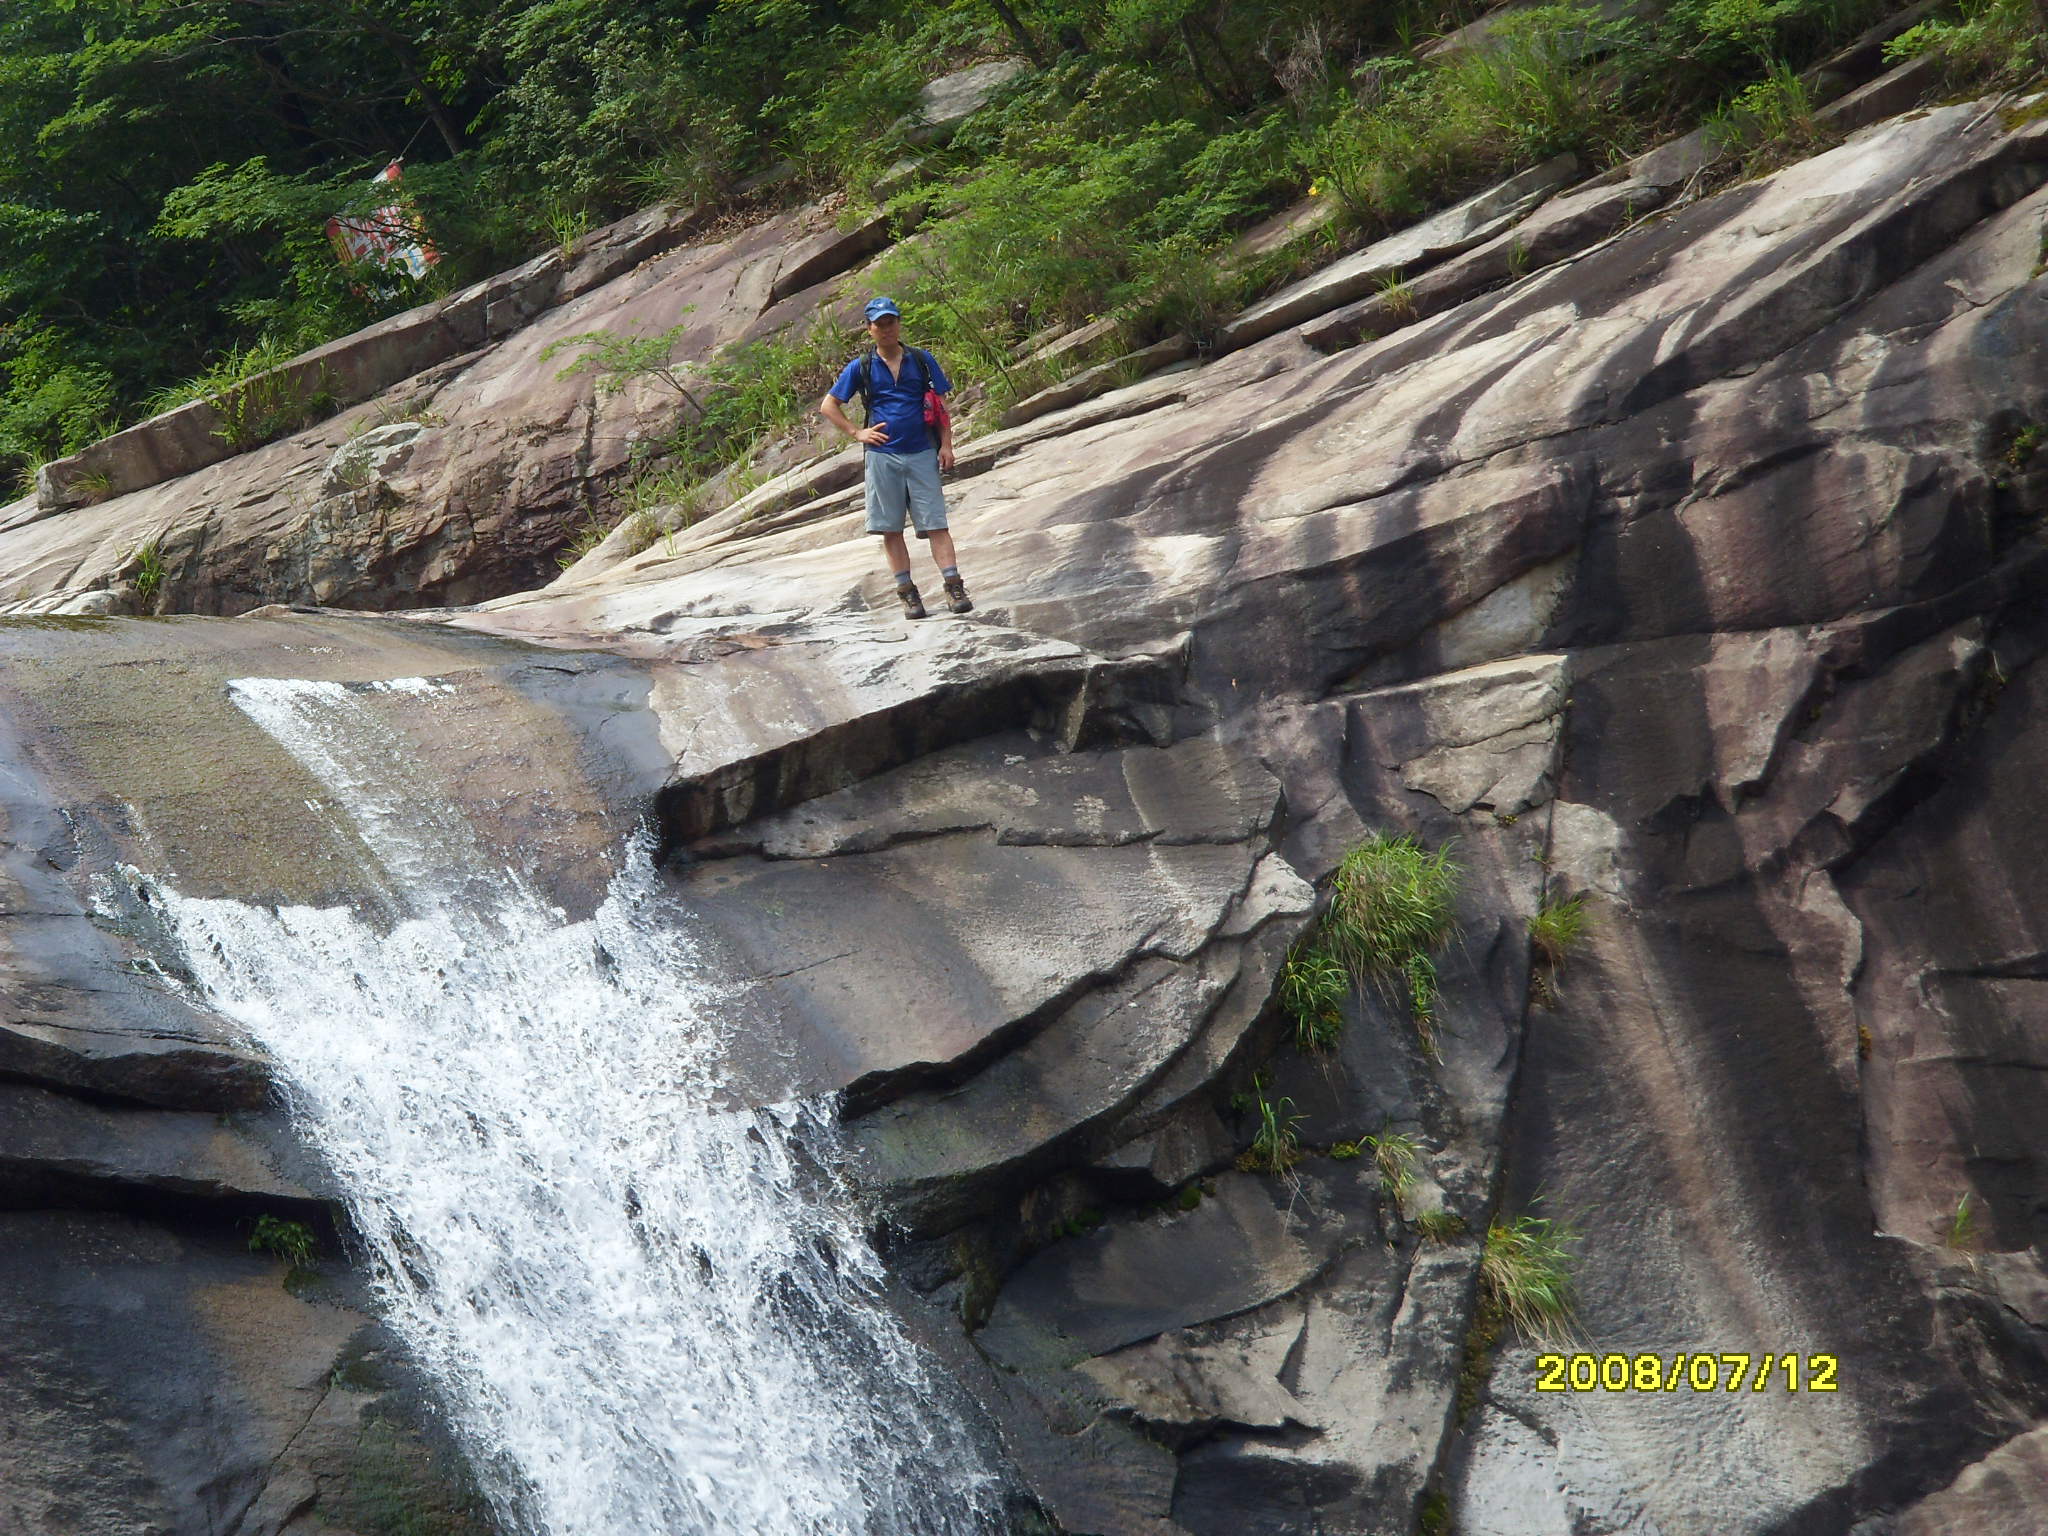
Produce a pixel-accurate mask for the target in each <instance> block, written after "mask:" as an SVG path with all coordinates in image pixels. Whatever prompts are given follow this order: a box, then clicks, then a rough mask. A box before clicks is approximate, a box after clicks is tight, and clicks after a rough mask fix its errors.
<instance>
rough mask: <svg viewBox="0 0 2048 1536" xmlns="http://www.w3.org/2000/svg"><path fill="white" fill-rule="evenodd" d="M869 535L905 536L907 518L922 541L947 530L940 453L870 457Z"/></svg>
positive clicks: (934, 451) (929, 450)
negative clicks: (894, 534) (908, 515)
mask: <svg viewBox="0 0 2048 1536" xmlns="http://www.w3.org/2000/svg"><path fill="white" fill-rule="evenodd" d="M867 482H868V532H869V533H901V532H902V531H903V514H904V512H905V511H906V510H908V512H909V513H910V521H911V523H912V524H913V525H914V526H915V527H916V529H917V536H918V537H919V538H920V539H928V538H930V537H931V536H932V535H933V534H934V533H937V532H938V531H939V530H940V529H941V528H943V527H945V526H946V493H945V492H944V491H943V490H941V489H940V488H939V450H938V449H936V448H927V449H925V451H924V452H923V453H876V452H874V451H873V450H870V451H869V452H868V454H867Z"/></svg>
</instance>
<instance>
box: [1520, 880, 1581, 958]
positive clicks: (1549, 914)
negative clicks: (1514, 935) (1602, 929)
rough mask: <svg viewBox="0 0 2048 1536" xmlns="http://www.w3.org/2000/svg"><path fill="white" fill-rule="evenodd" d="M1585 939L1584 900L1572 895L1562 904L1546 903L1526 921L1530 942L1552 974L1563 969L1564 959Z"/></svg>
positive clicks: (1556, 902)
mask: <svg viewBox="0 0 2048 1536" xmlns="http://www.w3.org/2000/svg"><path fill="white" fill-rule="evenodd" d="M1585 936H1586V898H1585V897H1584V896H1573V897H1570V898H1569V899H1567V900H1563V901H1546V902H1544V903H1543V905H1542V906H1541V907H1540V908H1538V909H1537V912H1536V915H1535V916H1534V917H1532V918H1530V919H1529V941H1530V942H1531V943H1532V944H1534V945H1535V946H1536V953H1537V955H1538V956H1539V957H1541V959H1542V961H1543V963H1544V964H1545V965H1547V966H1549V967H1550V969H1552V970H1553V971H1555V970H1561V969H1563V967H1564V961H1565V956H1567V955H1569V954H1570V953H1571V952H1572V951H1573V950H1574V949H1576V948H1578V946H1579V941H1580V940H1581V939H1583V938H1585Z"/></svg>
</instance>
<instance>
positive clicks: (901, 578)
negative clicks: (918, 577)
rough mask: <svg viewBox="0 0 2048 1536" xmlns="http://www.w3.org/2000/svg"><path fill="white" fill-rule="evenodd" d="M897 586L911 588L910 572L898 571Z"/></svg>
mask: <svg viewBox="0 0 2048 1536" xmlns="http://www.w3.org/2000/svg"><path fill="white" fill-rule="evenodd" d="M896 585H897V586H899V587H907V586H909V585H910V572H908V571H898V572H897V573H896Z"/></svg>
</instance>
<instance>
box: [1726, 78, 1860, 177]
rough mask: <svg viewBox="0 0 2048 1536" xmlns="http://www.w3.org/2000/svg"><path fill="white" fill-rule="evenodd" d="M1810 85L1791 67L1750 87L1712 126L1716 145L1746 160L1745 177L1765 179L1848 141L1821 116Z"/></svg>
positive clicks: (1745, 89) (1742, 91)
mask: <svg viewBox="0 0 2048 1536" xmlns="http://www.w3.org/2000/svg"><path fill="white" fill-rule="evenodd" d="M1816 106H1817V103H1816V102H1815V101H1814V99H1813V95H1812V93H1811V92H1810V91H1809V90H1808V89H1807V87H1806V82H1805V81H1804V80H1802V79H1801V78H1800V77H1799V73H1798V71H1796V70H1794V69H1793V68H1792V67H1791V66H1790V65H1789V64H1785V63H1782V62H1777V63H1773V64H1772V65H1771V68H1770V73H1768V74H1767V75H1765V76H1764V78H1763V79H1761V80H1759V81H1757V82H1756V83H1755V84H1753V85H1748V86H1745V87H1744V88H1743V89H1742V90H1741V91H1740V92H1738V93H1737V94H1736V96H1735V98H1734V99H1733V100H1732V101H1730V102H1729V103H1728V104H1727V105H1726V106H1725V107H1723V108H1721V110H1720V111H1719V112H1716V113H1715V114H1714V115H1713V116H1712V117H1710V118H1709V119H1708V120H1707V131H1708V133H1709V134H1710V135H1711V136H1712V137H1713V138H1714V140H1715V142H1717V143H1718V144H1720V145H1721V146H1723V147H1724V148H1727V149H1730V150H1734V151H1736V152H1738V153H1740V154H1741V156H1742V170H1743V174H1745V175H1748V176H1761V175H1764V174H1766V173H1768V172H1770V171H1774V170H1777V169H1778V168H1780V167H1781V166H1785V165H1789V164H1791V163H1792V162H1793V161H1795V160H1803V159H1805V158H1806V157H1808V156H1809V155H1813V154H1817V153H1819V152H1820V151H1821V150H1823V149H1826V148H1828V147H1829V146H1830V145H1832V144H1834V143H1836V142H1838V141H1839V140H1840V139H1841V137H1842V135H1841V133H1840V131H1839V130H1836V129H1833V128H1830V127H1829V126H1827V124H1825V123H1823V122H1822V121H1821V119H1820V117H1819V116H1818V115H1817V113H1816V111H1815V108H1816Z"/></svg>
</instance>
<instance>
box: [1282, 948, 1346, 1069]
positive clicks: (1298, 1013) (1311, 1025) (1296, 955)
mask: <svg viewBox="0 0 2048 1536" xmlns="http://www.w3.org/2000/svg"><path fill="white" fill-rule="evenodd" d="M1350 991H1351V974H1350V972H1348V971H1346V970H1345V969H1344V964H1343V962H1342V961H1340V960H1339V959H1338V958H1337V957H1336V956H1335V955H1333V954H1331V953H1330V952H1329V950H1327V949H1325V948H1323V947H1322V946H1321V945H1320V944H1317V943H1314V942H1310V943H1307V944H1297V945H1296V946H1295V947H1294V949H1293V950H1292V951H1290V952H1289V954H1288V956H1287V963H1286V964H1285V965H1283V966H1282V967H1281V968H1280V985H1279V995H1280V1007H1281V1009H1282V1011H1283V1012H1285V1013H1286V1015H1287V1017H1288V1018H1290V1019H1291V1020H1293V1021H1294V1043H1295V1045H1296V1046H1297V1047H1299V1048H1300V1049H1301V1050H1303V1051H1305V1052H1306V1051H1322V1050H1328V1049H1329V1048H1330V1047H1331V1046H1333V1045H1335V1044H1336V1043H1337V1039H1338V1037H1339V1036H1340V1035H1342V1034H1343V1032H1344V1014H1343V1006H1344V999H1345V997H1346V996H1348V995H1349V994H1350Z"/></svg>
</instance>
